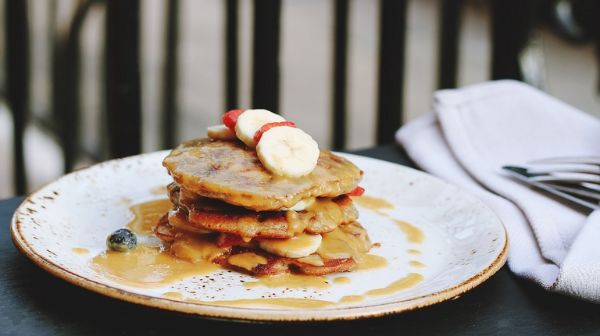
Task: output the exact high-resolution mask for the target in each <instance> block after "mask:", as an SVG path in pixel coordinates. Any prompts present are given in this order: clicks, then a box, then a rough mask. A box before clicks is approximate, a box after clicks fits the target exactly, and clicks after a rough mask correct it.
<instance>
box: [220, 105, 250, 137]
mask: <svg viewBox="0 0 600 336" xmlns="http://www.w3.org/2000/svg"><path fill="white" fill-rule="evenodd" d="M244 111H245V110H231V111H229V112H227V113H225V114H224V115H223V117H222V118H221V119H222V120H223V124H224V125H225V126H227V128H229V129H230V130H232V131H234V132H235V124H237V120H238V117H239V116H240V114H242V113H244Z"/></svg>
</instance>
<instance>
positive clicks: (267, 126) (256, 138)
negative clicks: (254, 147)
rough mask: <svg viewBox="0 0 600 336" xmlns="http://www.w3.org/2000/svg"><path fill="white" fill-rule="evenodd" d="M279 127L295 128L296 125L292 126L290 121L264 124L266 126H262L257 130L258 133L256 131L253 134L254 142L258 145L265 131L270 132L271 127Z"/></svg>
mask: <svg viewBox="0 0 600 336" xmlns="http://www.w3.org/2000/svg"><path fill="white" fill-rule="evenodd" d="M279 126H288V127H294V128H296V124H294V123H293V122H291V121H276V122H271V123H266V124H264V125H262V127H261V128H259V129H258V131H256V133H254V142H256V143H258V142H259V141H260V138H262V136H263V134H264V133H265V132H266V131H268V130H270V129H271V128H273V127H279Z"/></svg>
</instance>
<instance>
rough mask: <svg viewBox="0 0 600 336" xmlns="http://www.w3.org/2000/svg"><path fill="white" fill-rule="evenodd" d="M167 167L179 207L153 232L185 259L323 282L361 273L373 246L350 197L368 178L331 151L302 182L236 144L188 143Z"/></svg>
mask: <svg viewBox="0 0 600 336" xmlns="http://www.w3.org/2000/svg"><path fill="white" fill-rule="evenodd" d="M163 165H164V166H165V167H166V168H167V170H168V172H169V174H170V175H171V177H172V178H173V182H172V183H171V184H169V185H168V187H167V190H168V196H169V198H170V200H171V202H172V203H173V207H172V208H171V210H169V211H168V212H167V213H165V214H164V215H163V216H162V218H161V219H160V221H159V222H158V224H157V225H156V227H155V229H154V232H155V234H156V236H157V237H159V238H160V239H162V240H163V241H164V242H165V244H166V245H165V247H166V249H167V250H168V251H169V252H170V253H171V254H173V255H174V256H175V257H176V258H178V259H181V260H185V261H188V262H192V263H194V262H196V261H198V260H199V259H202V260H207V261H211V262H213V263H216V264H219V265H221V266H224V267H228V268H233V269H237V270H240V271H243V272H248V273H250V274H258V275H277V274H282V273H290V272H293V273H300V274H306V275H323V274H328V273H334V272H342V271H350V270H353V269H355V268H356V267H357V265H358V263H359V262H360V260H361V258H362V256H363V255H364V254H365V253H367V252H368V251H369V249H370V248H371V247H372V246H373V244H372V243H371V241H370V239H369V236H368V234H367V232H366V230H365V229H364V228H362V226H361V225H360V224H359V223H358V222H356V220H357V219H358V210H357V209H356V207H355V206H354V204H353V202H352V199H351V198H350V197H349V196H348V195H347V194H348V193H350V192H352V191H353V190H355V189H356V188H357V186H358V183H359V182H360V181H361V180H362V171H361V170H360V169H358V168H357V167H356V166H355V165H354V164H353V163H351V162H350V161H348V160H346V159H344V158H341V157H339V156H337V155H335V154H333V153H331V152H329V151H326V150H320V156H319V159H318V161H317V165H316V167H315V169H314V170H313V171H312V172H311V173H309V174H308V175H305V176H301V177H289V176H288V177H283V176H277V175H276V174H273V173H271V172H269V171H268V170H266V169H265V167H264V166H263V164H262V163H261V161H260V160H259V159H258V157H257V154H256V150H255V149H253V148H247V147H246V146H245V145H244V144H243V143H242V142H240V141H237V140H232V141H224V140H210V139H196V140H192V141H188V142H184V143H182V144H180V145H179V146H177V147H176V148H175V149H173V151H172V152H171V153H170V154H169V155H168V156H167V157H166V158H165V159H164V160H163Z"/></svg>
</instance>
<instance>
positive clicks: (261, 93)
mask: <svg viewBox="0 0 600 336" xmlns="http://www.w3.org/2000/svg"><path fill="white" fill-rule="evenodd" d="M280 35H281V0H255V1H254V34H253V39H254V41H253V52H252V103H251V104H252V107H253V108H264V109H267V110H271V111H273V112H279V82H280V80H279V51H280V48H279V46H280Z"/></svg>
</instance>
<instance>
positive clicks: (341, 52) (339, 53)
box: [332, 0, 350, 150]
mask: <svg viewBox="0 0 600 336" xmlns="http://www.w3.org/2000/svg"><path fill="white" fill-rule="evenodd" d="M349 12H350V5H349V0H336V1H335V4H334V19H333V22H334V23H333V24H334V34H333V37H334V47H333V125H334V127H333V131H332V134H333V139H332V144H333V145H332V148H333V149H334V150H342V149H344V148H345V147H346V127H347V119H346V114H347V111H346V110H347V108H346V99H347V93H346V92H347V79H348V16H349Z"/></svg>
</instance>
